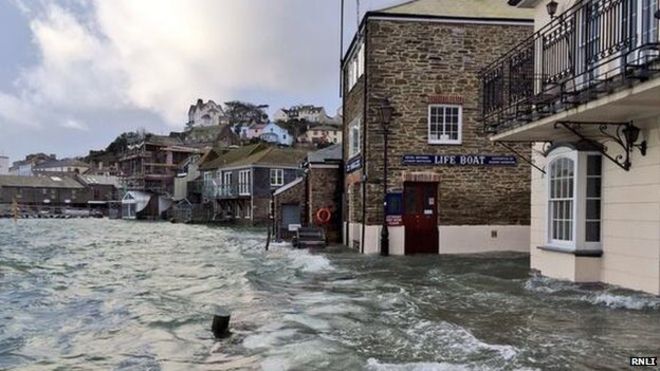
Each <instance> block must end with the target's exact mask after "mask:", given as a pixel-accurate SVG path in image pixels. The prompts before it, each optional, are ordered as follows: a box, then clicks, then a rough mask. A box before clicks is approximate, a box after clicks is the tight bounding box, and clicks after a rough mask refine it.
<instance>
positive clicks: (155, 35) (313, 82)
mask: <svg viewBox="0 0 660 371" xmlns="http://www.w3.org/2000/svg"><path fill="white" fill-rule="evenodd" d="M64 4H66V3H64ZM23 5H24V6H25V3H23ZM78 5H79V4H78ZM328 5H329V4H328V2H327V1H325V0H312V1H310V0H278V1H272V0H250V1H245V0H185V1H184V0H151V1H149V0H140V1H134V0H112V1H107V0H95V1H92V2H90V3H87V6H86V8H87V11H88V12H89V14H87V15H85V16H81V14H80V12H76V11H74V10H72V8H71V9H70V8H67V7H65V5H63V4H61V5H58V4H56V3H47V5H46V6H44V7H43V9H40V11H34V9H33V10H32V11H30V12H27V14H29V16H30V17H31V18H32V20H31V29H32V32H33V35H34V43H35V45H36V46H37V48H38V50H39V52H40V54H41V57H42V61H41V63H40V64H39V65H37V66H34V67H33V68H30V69H27V70H26V71H25V72H24V73H23V75H22V76H21V77H20V78H19V79H18V81H17V85H18V87H19V89H20V91H21V94H22V98H21V99H22V100H24V101H26V102H25V103H26V104H28V105H30V106H50V107H52V108H53V110H54V111H62V112H64V113H66V114H75V113H76V112H90V111H93V110H97V109H100V108H104V109H107V108H115V109H135V108H137V109H144V110H149V111H151V112H154V113H157V114H158V115H160V116H161V117H162V118H163V119H164V120H165V121H166V122H167V123H168V124H170V125H171V126H180V125H181V123H182V122H184V121H185V114H186V110H187V106H188V105H189V104H190V103H191V102H193V101H195V100H196V99H197V98H198V97H204V98H213V99H216V100H220V101H222V100H229V99H234V98H238V97H237V96H236V95H237V94H239V93H240V92H241V91H246V90H252V91H254V90H259V91H264V92H271V93H272V94H297V95H299V96H301V98H300V100H301V101H304V100H305V99H304V96H305V95H314V94H319V93H320V92H322V91H325V90H329V89H334V88H335V81H336V78H337V77H336V75H335V74H333V73H332V72H334V71H336V63H337V59H336V58H328V57H327V55H328V52H327V50H330V51H332V50H335V49H336V43H335V40H334V39H335V38H336V35H334V34H333V33H331V32H328V27H329V26H333V22H334V23H336V20H334V19H330V20H331V22H327V21H326V22H324V21H323V19H324V18H323V17H321V16H320V15H321V13H320V12H322V9H320V8H324V7H326V8H327V7H328ZM334 5H335V4H332V6H333V8H334V7H335V6H334ZM75 9H77V8H75ZM334 26H336V25H334ZM330 54H332V52H330ZM328 71H331V73H330V74H328ZM331 109H332V108H331ZM90 124H92V125H93V123H90Z"/></svg>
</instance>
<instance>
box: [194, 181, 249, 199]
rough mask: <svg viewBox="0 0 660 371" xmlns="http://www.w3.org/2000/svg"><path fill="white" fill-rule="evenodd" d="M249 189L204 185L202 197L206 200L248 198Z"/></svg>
mask: <svg viewBox="0 0 660 371" xmlns="http://www.w3.org/2000/svg"><path fill="white" fill-rule="evenodd" d="M249 195H250V192H249V188H246V187H245V186H244V187H237V186H234V185H215V184H211V185H205V186H204V189H203V196H204V197H205V198H208V199H214V198H215V199H229V198H238V197H239V196H249Z"/></svg>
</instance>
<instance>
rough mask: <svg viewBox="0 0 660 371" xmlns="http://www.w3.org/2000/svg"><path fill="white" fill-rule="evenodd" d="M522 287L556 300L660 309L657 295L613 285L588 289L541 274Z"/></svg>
mask: <svg viewBox="0 0 660 371" xmlns="http://www.w3.org/2000/svg"><path fill="white" fill-rule="evenodd" d="M524 288H525V290H527V291H530V292H534V293H539V294H550V295H554V296H553V297H552V298H553V299H556V300H575V301H580V302H586V303H590V304H593V305H596V306H600V307H606V308H610V309H628V310H657V309H660V298H659V297H655V296H651V295H647V294H643V293H639V292H634V291H626V290H623V289H617V288H613V287H606V288H601V289H589V288H587V287H585V286H583V285H580V284H577V283H573V282H568V281H561V280H555V279H552V278H548V277H542V276H537V277H533V278H530V279H528V280H527V281H526V282H525V284H524Z"/></svg>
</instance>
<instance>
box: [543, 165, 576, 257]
mask: <svg viewBox="0 0 660 371" xmlns="http://www.w3.org/2000/svg"><path fill="white" fill-rule="evenodd" d="M575 157H576V156H575V154H574V153H570V154H568V155H562V156H557V157H556V158H553V159H552V160H551V161H549V162H548V166H547V167H546V168H547V169H548V187H547V190H548V191H547V203H546V205H547V208H548V213H547V215H548V231H547V239H548V243H549V244H550V245H551V246H557V247H566V248H569V249H570V248H575V241H576V226H577V223H576V219H577V214H576V212H577V205H578V199H577V198H578V197H577V183H578V178H579V177H578V173H577V165H578V164H577V158H575ZM560 162H563V163H566V162H568V163H569V164H570V165H571V167H572V176H571V177H570V178H566V177H558V178H555V177H554V174H553V173H552V169H553V166H554V165H555V164H558V163H560ZM562 168H563V167H559V169H560V171H561V169H562ZM554 180H556V181H558V182H560V184H562V186H561V187H559V188H560V189H559V190H558V192H559V193H561V195H559V196H557V197H553V195H552V194H551V193H552V182H553V181H554ZM570 181H572V183H570ZM571 184H572V187H570V188H568V187H565V186H568V185H571ZM568 192H570V193H571V196H570V197H568V196H567V195H566V194H565V193H568ZM554 202H569V203H570V208H569V209H567V210H564V211H563V214H564V218H563V219H561V221H562V222H569V230H567V231H566V230H563V227H562V228H561V230H562V231H561V233H560V234H567V235H570V239H557V238H555V236H554V226H553V222H554V220H555V215H554V212H553V207H552V206H551V205H552V204H553V203H554ZM565 214H569V215H570V218H567V217H566V215H565Z"/></svg>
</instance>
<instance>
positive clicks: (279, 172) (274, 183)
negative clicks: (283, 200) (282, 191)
mask: <svg viewBox="0 0 660 371" xmlns="http://www.w3.org/2000/svg"><path fill="white" fill-rule="evenodd" d="M270 185H271V187H281V186H283V185H284V169H270Z"/></svg>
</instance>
